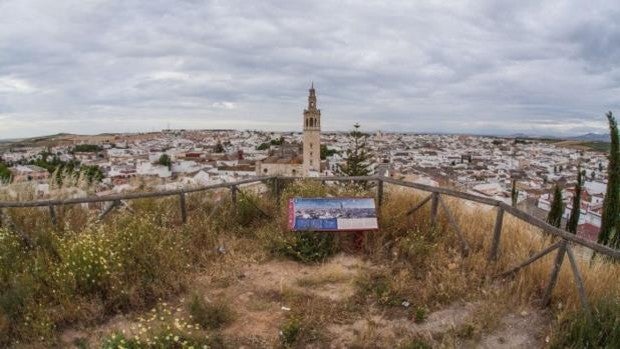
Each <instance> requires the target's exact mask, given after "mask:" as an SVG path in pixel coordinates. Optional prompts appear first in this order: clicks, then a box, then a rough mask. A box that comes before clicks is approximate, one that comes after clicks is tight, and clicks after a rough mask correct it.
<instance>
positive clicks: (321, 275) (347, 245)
mask: <svg viewBox="0 0 620 349" xmlns="http://www.w3.org/2000/svg"><path fill="white" fill-rule="evenodd" d="M246 192H247V194H246V195H239V196H238V199H239V201H238V205H237V206H236V207H233V206H232V205H231V204H230V201H229V196H228V195H229V192H228V191H226V190H222V191H219V192H214V193H210V194H198V193H197V194H190V195H188V196H187V205H188V217H189V221H188V223H187V224H185V225H182V224H181V217H180V210H179V203H178V198H176V197H171V198H165V199H157V200H154V199H148V200H146V199H144V200H136V201H134V202H132V203H131V204H130V205H129V208H124V209H121V210H118V211H117V212H114V213H112V214H111V215H109V217H106V219H105V220H104V221H103V222H99V221H97V219H96V217H97V215H96V212H94V211H92V210H87V209H86V208H81V207H77V206H76V207H65V208H61V209H58V210H57V216H58V221H59V224H58V225H57V226H53V225H52V224H51V221H50V219H49V215H48V211H47V208H45V209H21V210H17V209H11V210H7V212H6V214H7V215H8V216H10V219H11V221H12V222H13V223H14V225H15V226H16V227H17V229H18V230H19V231H21V232H24V233H25V234H28V236H29V237H30V238H31V239H32V240H33V241H34V242H35V247H34V249H30V250H29V249H28V248H27V247H25V246H24V245H23V244H22V242H21V241H20V239H19V235H16V234H15V233H14V232H13V231H11V229H10V228H4V229H3V230H2V231H1V232H0V234H2V235H1V240H2V241H0V289H1V290H2V291H0V334H1V336H0V337H2V338H5V339H6V341H4V342H2V343H1V344H3V345H7V344H10V343H12V344H14V345H15V344H16V343H17V342H24V341H26V342H32V341H35V342H39V343H42V344H43V345H57V344H58V343H59V334H60V333H61V332H62V330H63V329H65V328H68V327H75V326H92V325H95V324H97V323H101V322H103V321H106V320H107V319H109V318H110V317H111V316H114V315H115V314H119V313H136V314H139V313H140V312H141V311H143V310H145V309H149V308H150V307H152V306H154V305H155V304H157V303H159V302H161V301H160V300H159V299H167V298H168V299H170V298H175V296H176V295H183V294H187V293H195V292H196V289H198V288H201V287H207V288H208V289H209V290H217V289H222V290H226V289H228V288H229V287H231V286H234V285H236V284H238V283H239V280H241V279H240V278H242V277H243V275H242V274H240V273H242V270H243V268H244V266H246V265H252V264H257V263H265V262H268V261H270V260H273V259H279V258H287V256H290V254H287V253H283V252H282V251H284V250H286V249H290V248H293V247H294V246H296V245H295V244H298V243H299V241H298V240H297V239H298V238H297V235H296V234H291V233H289V232H288V231H287V228H286V217H287V214H286V202H287V199H288V198H291V197H294V196H311V197H312V196H330V195H334V196H336V195H342V196H369V195H372V192H368V191H364V190H360V189H359V188H346V187H345V188H343V187H334V186H324V185H321V184H319V183H316V182H314V183H291V184H289V185H288V186H286V187H285V188H284V191H283V197H282V200H281V204H280V205H278V204H277V203H276V202H275V201H274V200H272V198H271V197H270V196H269V195H265V194H257V193H254V192H253V190H250V189H246ZM385 193H386V196H385V200H384V205H383V206H382V207H381V212H380V226H381V230H379V231H377V232H373V233H369V234H366V235H364V236H363V239H362V243H361V245H359V244H358V243H357V241H356V242H355V243H353V239H356V238H357V237H353V236H349V235H346V234H340V235H338V236H337V238H336V239H335V241H334V242H333V246H334V248H335V250H334V252H336V251H345V252H349V253H353V254H356V255H358V256H359V257H360V258H361V259H364V260H366V261H367V262H366V263H364V264H360V265H356V266H355V268H353V269H351V268H349V269H343V268H342V267H339V266H337V265H336V266H334V265H332V264H319V265H315V266H308V268H313V269H312V270H313V273H312V274H307V275H299V276H298V277H297V278H296V279H295V282H294V283H293V284H291V286H290V287H284V288H282V287H281V289H279V290H277V289H276V291H269V292H272V293H264V294H262V296H260V295H259V296H257V297H258V299H257V301H255V302H253V303H251V304H249V305H248V307H249V308H248V309H250V311H256V312H259V313H260V312H267V311H268V309H271V308H272V307H273V306H274V305H273V304H274V302H275V303H277V304H286V305H287V306H289V307H290V308H291V309H292V311H291V312H290V313H287V316H286V317H285V318H284V319H283V320H278V321H281V322H280V326H279V327H280V329H281V330H282V332H283V333H284V337H286V338H284V339H282V338H276V339H275V341H271V342H268V343H270V345H283V346H288V347H303V346H304V345H310V344H313V345H315V346H316V345H318V346H321V345H327V344H328V343H331V342H332V341H334V340H337V339H338V338H336V337H337V336H336V335H335V334H334V333H332V332H330V331H327V330H326V328H327V327H329V325H330V324H342V323H347V322H351V321H357V320H355V319H358V320H359V319H360V318H362V319H364V318H366V319H367V320H368V321H366V322H365V323H367V325H365V327H364V330H363V331H362V332H360V333H358V334H356V335H355V336H354V338H353V339H352V340H351V341H349V342H347V343H348V344H347V345H348V346H351V347H356V346H357V347H368V346H372V345H373V343H375V344H377V345H378V346H390V345H392V346H401V347H415V346H416V345H422V343H430V344H434V345H441V344H442V343H443V345H447V346H450V345H451V344H455V343H460V342H462V341H464V340H479V339H481V338H482V336H483V335H484V333H488V332H491V331H494V330H496V329H497V327H498V323H499V321H498V320H499V319H501V318H502V317H503V316H504V315H505V314H507V313H509V312H515V311H518V310H520V309H529V308H531V307H532V306H533V305H535V304H536V302H537V301H538V300H539V299H540V298H541V295H542V291H543V289H544V287H545V285H546V283H547V282H548V278H549V273H550V271H551V264H552V263H553V259H554V258H555V253H552V254H550V255H549V256H546V257H545V258H543V259H542V260H539V261H537V262H535V263H534V264H532V265H530V266H528V267H526V268H525V269H523V270H522V271H521V272H519V273H518V274H516V275H515V276H514V277H512V278H507V279H505V280H496V279H493V278H492V276H493V275H495V274H497V273H499V272H501V271H504V270H507V269H508V268H510V267H511V266H513V265H516V264H518V263H519V262H521V261H524V260H525V259H527V258H528V257H529V256H530V255H531V254H532V253H535V252H537V251H539V250H541V249H542V248H544V247H545V246H548V245H549V244H551V243H552V242H553V241H552V239H551V238H549V237H546V236H544V235H542V234H541V233H540V232H539V231H537V230H536V228H533V227H531V226H528V225H527V224H525V223H523V222H521V221H519V220H517V219H514V218H512V217H509V216H506V217H505V218H504V227H503V235H502V241H501V244H500V254H499V259H498V260H497V261H496V262H493V263H490V262H488V261H487V254H488V250H489V245H490V241H491V234H492V230H493V224H494V221H495V211H494V210H493V209H488V208H485V207H479V206H472V205H470V204H468V203H466V202H464V201H459V200H452V199H444V200H446V204H447V206H448V207H449V208H450V210H451V211H452V213H453V214H454V216H455V217H456V219H457V220H458V222H459V225H460V227H461V230H462V231H463V234H464V235H465V239H466V240H467V241H468V242H469V245H470V248H471V251H470V254H469V256H468V257H467V258H463V257H462V256H461V253H460V249H459V243H458V239H457V235H456V233H455V231H454V230H453V229H452V227H451V226H450V225H449V223H448V221H447V217H446V215H445V214H444V213H443V212H442V209H441V208H440V215H439V221H438V224H437V225H436V227H435V228H434V229H431V228H430V224H429V206H430V205H426V207H424V208H422V209H421V210H419V211H418V212H416V213H415V214H414V215H412V216H407V215H406V211H407V210H408V209H409V208H410V207H412V206H414V205H415V204H416V203H417V202H419V201H420V200H422V199H423V198H424V196H425V194H423V193H419V192H416V191H414V190H409V189H403V188H398V187H393V186H387V187H386V192H385ZM308 246H309V248H312V246H313V245H312V242H311V243H309V245H308ZM576 252H577V251H576ZM326 256H328V255H326ZM579 264H580V270H581V272H582V275H583V278H584V282H585V285H586V290H587V295H588V298H589V299H590V300H591V302H592V303H596V302H598V301H599V300H603V299H609V298H614V299H618V298H620V288H619V287H618V285H620V266H619V265H618V264H614V263H609V262H608V261H606V260H604V259H596V260H595V261H594V262H593V263H590V261H589V259H580V260H579ZM34 265H36V266H37V267H36V268H33V267H32V266H34ZM85 268H86V269H85ZM351 270H354V271H353V272H352V271H351ZM86 274H88V277H84V275H86ZM240 275H241V276H240ZM201 277H207V278H208V280H209V283H208V286H199V285H198V283H197V281H196V278H198V279H199V278H201ZM339 284H340V285H346V286H347V287H350V288H352V289H353V292H352V294H351V296H350V297H345V298H342V299H341V298H337V299H332V298H328V297H325V294H327V293H325V292H323V289H322V288H323V287H327V286H329V287H335V286H334V285H339ZM335 289H336V290H339V289H338V288H335ZM331 290H333V289H331ZM274 292H275V293H274ZM321 292H323V293H321ZM268 294H271V296H267V295H268ZM231 302H232V303H234V302H233V301H232V300H231ZM403 302H407V303H408V304H410V306H408V307H403V306H402V303H403ZM455 302H465V303H469V304H477V306H478V308H477V310H476V311H475V312H474V313H473V314H472V315H471V321H470V324H469V325H467V326H460V327H458V328H454V329H453V330H451V331H448V332H445V331H444V332H445V333H443V334H441V335H435V336H434V337H433V336H431V337H428V336H426V337H424V336H423V337H419V338H418V337H417V336H416V335H412V336H409V337H407V338H404V339H403V338H400V339H395V338H391V339H390V338H388V337H386V334H385V333H383V332H381V331H379V330H378V327H377V326H379V325H378V323H377V321H378V320H376V316H377V314H381V317H382V319H388V320H389V319H395V320H398V319H401V318H404V319H409V320H410V321H418V322H420V323H422V324H423V323H424V321H425V318H426V316H427V315H428V314H430V313H433V312H434V311H437V310H441V309H444V308H445V307H447V306H449V305H451V304H454V303H455ZM196 304H198V303H196ZM198 305H200V306H197V307H195V308H196V309H198V308H200V309H198V310H196V311H197V313H196V314H198V312H199V310H200V313H202V314H205V313H209V314H211V313H213V312H212V311H211V310H213V309H207V310H208V311H203V310H205V309H206V308H208V307H206V305H208V304H202V303H201V304H198ZM578 307H579V299H578V297H577V291H576V286H575V284H574V281H573V278H572V273H571V271H570V268H569V265H568V260H567V259H565V263H564V265H563V268H562V270H561V273H560V276H559V279H558V283H557V286H556V288H555V290H554V293H553V299H552V307H551V309H552V311H553V314H554V315H555V317H557V318H563V317H564V316H565V314H568V313H570V312H573V311H575V310H576V309H578ZM218 309H219V308H218ZM232 312H236V310H232ZM215 313H218V312H217V311H215ZM224 313H226V311H224ZM231 321H232V320H231ZM382 321H384V320H382ZM385 321H387V320H385ZM224 323H226V322H223V325H222V326H226V325H225V324H224ZM373 323H375V324H376V325H377V326H373V325H372V324H373ZM398 323H399V322H398ZM203 327H204V326H203ZM217 331H220V330H217ZM217 331H216V332H217ZM209 333H210V335H216V336H220V334H219V332H217V333H211V332H209ZM218 338H219V337H218ZM229 339H230V340H231V341H232V342H234V343H237V342H236V341H237V340H239V339H235V338H229ZM246 341H251V340H250V339H247V338H246V339H243V340H242V342H241V343H246ZM261 343H265V342H261Z"/></svg>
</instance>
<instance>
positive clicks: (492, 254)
mask: <svg viewBox="0 0 620 349" xmlns="http://www.w3.org/2000/svg"><path fill="white" fill-rule="evenodd" d="M503 223H504V209H503V208H502V207H500V206H498V207H497V216H496V217H495V227H494V228H493V241H492V242H491V250H490V251H489V257H488V260H489V261H495V260H497V253H498V250H499V242H500V239H501V237H502V226H503Z"/></svg>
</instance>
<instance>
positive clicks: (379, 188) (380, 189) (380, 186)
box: [377, 177, 383, 207]
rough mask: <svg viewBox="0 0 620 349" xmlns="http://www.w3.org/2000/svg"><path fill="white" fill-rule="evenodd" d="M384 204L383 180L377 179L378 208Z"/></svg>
mask: <svg viewBox="0 0 620 349" xmlns="http://www.w3.org/2000/svg"><path fill="white" fill-rule="evenodd" d="M382 203H383V179H381V178H380V177H379V178H378V179H377V206H379V207H381V204H382Z"/></svg>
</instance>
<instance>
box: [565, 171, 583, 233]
mask: <svg viewBox="0 0 620 349" xmlns="http://www.w3.org/2000/svg"><path fill="white" fill-rule="evenodd" d="M582 189H583V172H582V171H581V166H577V184H575V195H573V209H572V210H571V212H570V216H569V217H568V222H566V230H568V231H569V232H571V233H573V234H577V226H578V225H579V214H580V213H581V190H582Z"/></svg>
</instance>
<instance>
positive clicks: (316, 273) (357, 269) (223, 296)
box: [62, 254, 548, 348]
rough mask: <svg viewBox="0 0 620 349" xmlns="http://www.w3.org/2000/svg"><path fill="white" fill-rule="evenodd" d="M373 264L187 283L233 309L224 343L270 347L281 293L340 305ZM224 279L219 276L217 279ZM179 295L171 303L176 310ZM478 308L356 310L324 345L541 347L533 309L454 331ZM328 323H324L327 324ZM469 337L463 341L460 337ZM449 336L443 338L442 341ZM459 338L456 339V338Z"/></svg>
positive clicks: (82, 334) (260, 268)
mask: <svg viewBox="0 0 620 349" xmlns="http://www.w3.org/2000/svg"><path fill="white" fill-rule="evenodd" d="M368 267H371V265H370V264H369V262H366V261H363V260H362V259H360V258H358V257H356V256H351V255H344V254H341V255H338V256H336V257H335V258H332V259H330V260H329V262H327V263H325V264H321V265H304V264H300V263H296V262H293V261H281V260H272V261H269V262H266V263H262V264H260V263H252V264H246V265H243V264H242V265H238V266H236V267H235V268H234V269H231V270H229V271H227V272H226V273H223V274H221V273H220V274H218V275H217V276H216V275H201V276H199V277H197V278H196V279H195V280H194V282H193V283H192V287H191V288H192V289H193V290H194V292H195V291H196V290H198V291H199V292H200V293H201V294H202V295H203V296H204V298H205V300H206V301H207V302H209V301H213V300H225V301H226V302H229V303H230V304H231V305H232V308H233V309H234V311H235V313H236V316H235V318H234V321H233V322H232V323H230V324H229V325H227V326H226V327H225V328H223V329H222V330H221V334H222V336H223V338H225V339H231V340H230V341H228V340H227V341H226V342H227V343H232V347H238V348H269V347H274V346H277V345H278V343H279V341H278V337H279V333H280V328H281V326H282V324H283V323H284V321H285V320H286V318H287V315H289V314H291V312H295V311H297V312H302V313H303V311H305V309H293V308H292V307H293V305H292V304H287V301H286V299H287V298H286V297H283V296H282V295H283V294H287V293H291V292H297V293H301V294H307V295H308V297H318V298H319V299H321V300H323V301H325V302H327V304H330V302H331V303H333V304H336V303H338V302H343V301H346V300H347V299H348V298H349V297H352V296H353V295H354V293H355V284H354V281H355V278H356V276H357V275H358V274H359V273H361V272H364V270H367V269H366V268H368ZM222 275H225V276H222ZM183 298H184V297H179V299H178V300H169V301H168V302H169V303H171V304H172V305H173V306H175V307H176V306H177V305H180V304H181V303H182V302H183ZM477 307H478V304H473V303H467V302H456V303H453V304H450V305H448V306H446V307H444V308H442V309H439V310H436V311H433V312H431V313H429V314H428V316H427V317H426V319H425V320H424V321H421V322H419V323H416V322H415V321H414V320H412V319H410V318H407V317H404V316H403V317H399V316H394V314H387V313H386V310H385V309H383V310H382V309H379V308H374V307H370V308H369V309H364V310H363V311H359V312H356V315H355V317H354V318H351V319H350V320H349V321H344V322H343V321H337V322H334V323H329V321H327V322H326V324H325V327H324V329H323V330H324V332H325V337H326V341H323V342H321V343H324V344H321V345H320V346H311V347H325V345H326V346H327V347H329V348H348V347H352V346H355V347H382V346H384V347H386V348H387V347H394V346H398V345H403V344H404V342H403V341H404V340H405V339H407V338H414V337H415V338H422V339H425V342H426V343H431V345H432V346H440V347H468V348H469V347H472V348H473V347H476V348H479V347H481V348H538V347H543V346H544V344H545V334H544V333H545V329H546V326H547V323H548V319H547V318H546V317H545V316H544V314H542V313H541V312H540V311H539V310H536V309H524V310H523V309H519V311H518V313H517V312H515V313H512V312H510V313H508V314H505V315H503V317H502V318H501V320H500V321H499V324H498V325H497V326H495V330H494V331H492V332H491V333H483V334H481V335H479V336H470V338H467V339H464V340H463V339H458V338H462V336H461V337H459V336H455V335H454V333H455V331H463V329H467V328H468V327H467V325H468V324H469V323H470V322H472V321H473V317H474V316H476V309H477ZM140 316H141V314H131V315H128V316H117V317H114V318H112V319H110V320H109V321H108V322H107V323H105V324H102V325H100V326H97V327H94V328H84V329H71V330H67V331H65V332H64V334H63V336H62V341H63V345H65V346H66V347H72V346H73V347H75V345H76V343H78V342H82V343H84V342H87V343H88V347H90V348H98V347H99V346H100V343H99V341H100V339H101V338H103V337H105V336H106V335H109V334H110V333H113V332H115V331H119V332H120V331H123V330H125V331H130V329H131V328H134V327H135V324H136V319H137V318H139V317H140ZM328 320H329V319H328ZM465 337H467V336H465ZM446 338H448V339H446ZM454 338H457V339H454Z"/></svg>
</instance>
